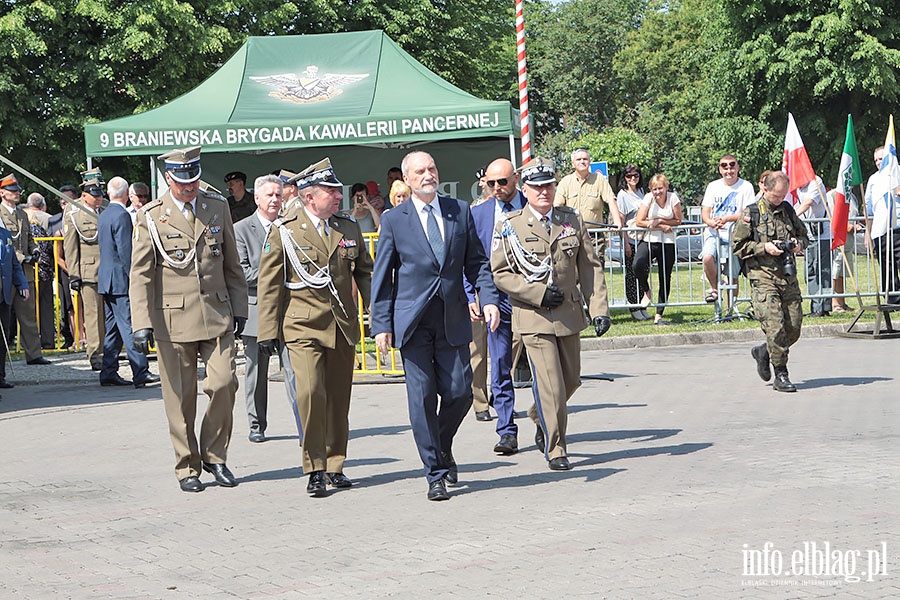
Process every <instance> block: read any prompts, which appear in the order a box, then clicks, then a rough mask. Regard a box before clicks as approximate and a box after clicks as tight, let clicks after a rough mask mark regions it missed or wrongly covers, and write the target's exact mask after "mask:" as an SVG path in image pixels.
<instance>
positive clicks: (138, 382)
mask: <svg viewBox="0 0 900 600" xmlns="http://www.w3.org/2000/svg"><path fill="white" fill-rule="evenodd" d="M152 383H159V375H154V374H153V373H147V375H146V377H142V378H140V379H135V380H134V387H136V388H142V387H145V386H147V385H150V384H152Z"/></svg>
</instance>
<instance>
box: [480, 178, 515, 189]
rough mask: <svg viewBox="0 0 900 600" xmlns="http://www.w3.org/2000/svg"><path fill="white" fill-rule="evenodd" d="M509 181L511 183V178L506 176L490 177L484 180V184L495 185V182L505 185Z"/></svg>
mask: <svg viewBox="0 0 900 600" xmlns="http://www.w3.org/2000/svg"><path fill="white" fill-rule="evenodd" d="M507 183H509V179H507V178H506V177H503V178H501V179H489V180H487V181H485V182H484V184H485V185H486V186H488V187H494V184H497V185H500V186H504V185H506V184H507Z"/></svg>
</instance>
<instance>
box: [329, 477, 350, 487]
mask: <svg viewBox="0 0 900 600" xmlns="http://www.w3.org/2000/svg"><path fill="white" fill-rule="evenodd" d="M325 476H326V477H327V478H328V483H330V484H331V485H332V487H336V488H348V487H352V486H353V482H352V481H350V479H349V478H348V477H347V476H346V475H344V474H343V473H325Z"/></svg>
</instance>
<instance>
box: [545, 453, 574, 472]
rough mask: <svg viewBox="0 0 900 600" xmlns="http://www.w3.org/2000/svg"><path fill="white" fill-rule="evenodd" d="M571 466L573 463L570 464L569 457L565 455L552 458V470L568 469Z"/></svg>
mask: <svg viewBox="0 0 900 600" xmlns="http://www.w3.org/2000/svg"><path fill="white" fill-rule="evenodd" d="M571 468H572V465H570V464H569V459H568V458H566V457H565V456H557V457H556V458H551V459H550V470H551V471H568V470H569V469H571Z"/></svg>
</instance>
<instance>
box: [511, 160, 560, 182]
mask: <svg viewBox="0 0 900 600" xmlns="http://www.w3.org/2000/svg"><path fill="white" fill-rule="evenodd" d="M519 181H521V182H522V183H523V184H525V183H527V184H529V185H533V186H542V185H547V184H548V183H556V165H554V164H553V161H552V160H549V159H547V158H542V157H540V156H535V157H534V158H532V159H531V160H529V161H528V162H527V163H525V164H524V165H522V166H521V167H519Z"/></svg>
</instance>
